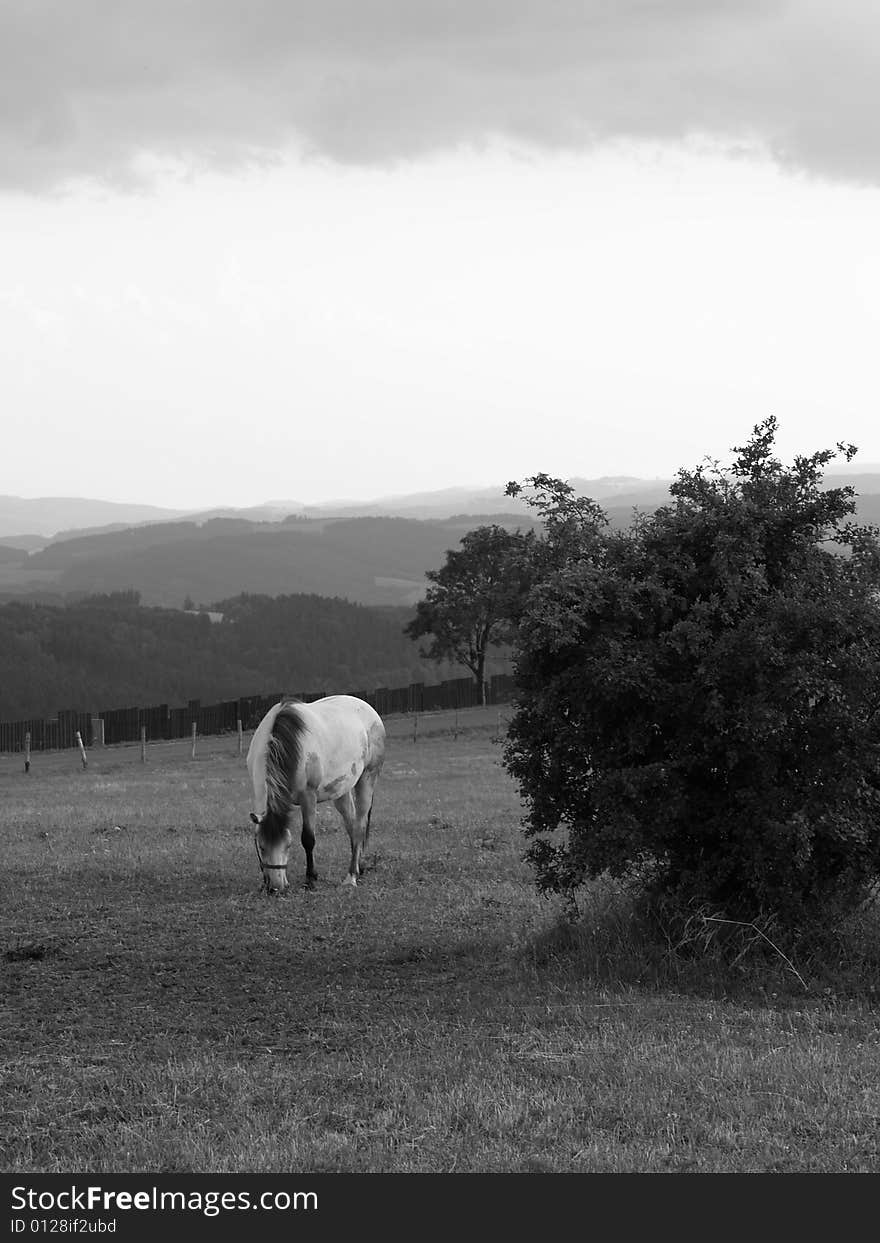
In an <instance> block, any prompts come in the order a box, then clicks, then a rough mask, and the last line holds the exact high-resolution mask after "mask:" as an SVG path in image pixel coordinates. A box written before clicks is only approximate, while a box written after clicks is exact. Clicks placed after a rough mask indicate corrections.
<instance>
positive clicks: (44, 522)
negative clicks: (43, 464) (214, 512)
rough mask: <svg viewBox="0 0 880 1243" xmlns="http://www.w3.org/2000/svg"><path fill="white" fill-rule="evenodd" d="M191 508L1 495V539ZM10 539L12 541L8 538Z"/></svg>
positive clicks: (160, 517)
mask: <svg viewBox="0 0 880 1243" xmlns="http://www.w3.org/2000/svg"><path fill="white" fill-rule="evenodd" d="M186 512H187V511H186V510H183V509H162V508H161V507H160V506H158V505H130V504H123V503H118V502H116V501H95V500H88V499H86V498H84V497H80V496H40V497H34V498H28V497H23V496H0V540H3V539H5V537H6V536H7V535H23V534H28V535H31V534H32V535H55V534H56V533H57V532H58V531H63V530H65V529H67V528H70V527H95V526H100V525H102V524H106V523H110V522H116V523H120V522H121V523H125V524H126V525H127V526H132V525H134V524H135V523H137V522H156V521H165V522H167V521H168V520H169V519H171V518H179V517H180V516H181V515H183V514H185V513H186ZM7 542H8V541H7Z"/></svg>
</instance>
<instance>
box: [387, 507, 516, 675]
mask: <svg viewBox="0 0 880 1243" xmlns="http://www.w3.org/2000/svg"><path fill="white" fill-rule="evenodd" d="M534 543H535V536H534V532H531V531H530V532H527V533H526V534H523V533H522V532H520V531H507V530H505V528H504V527H500V526H497V525H496V524H494V523H492V524H490V525H488V526H481V527H476V528H474V530H473V531H468V533H467V534H466V535H464V536H463V537H462V539H461V547H460V548H458V549H450V550H449V551H448V552H447V553H446V561H445V563H444V564H443V565H442V566H441V567H440V569H439V570H428V571H427V572H426V575H425V577H426V578H427V579H428V580H429V582H430V583H431V586H430V587H429V588H428V591H427V594H426V595H425V598H424V599H423V600H420V601H419V603H418V605H417V606H416V616H415V617H414V618H413V620H412V621H411V622H410V623H409V624H408V625H407V626H405V627H404V634H407V635H409V637H410V638H411V639H420V638H423V637H425V636H429V637H430V644H429V645H428V646H427V647H426V648H423V649H420V652H421V655H422V656H425V657H427V658H428V659H430V660H456V661H458V662H459V663H460V664H462V665H464V666H465V668H467V669H470V671H471V673H472V674H473V675H474V679H475V681H476V683H477V686H478V687H480V689H481V692H482V694H483V696H484V698H485V668H486V654H487V651H488V649H489V647H491V646H503V645H505V644H507V643H509V642H510V638H511V618H512V617H513V616H514V615H515V612H516V610H517V609H518V607H519V604H520V602H521V600H522V599H523V597H524V595H525V588H526V584H525V580H524V578H523V575H524V574H525V573H527V572H528V569H529V564H530V559H529V555H528V553H529V552H530V550H531V549H532V548H533V546H534Z"/></svg>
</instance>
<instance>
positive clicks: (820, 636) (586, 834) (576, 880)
mask: <svg viewBox="0 0 880 1243" xmlns="http://www.w3.org/2000/svg"><path fill="white" fill-rule="evenodd" d="M775 435H776V422H775V420H774V419H772V418H771V419H768V420H767V421H766V422H764V423H763V424H760V425H758V426H757V427H756V428H755V429H754V432H753V435H752V438H751V439H750V440H749V442H748V443H747V444H746V445H745V446H743V447H741V448H736V449H734V453H735V454H736V455H737V456H736V458H735V460H734V462H733V464H732V466H731V467H730V469H728V470H723V469H722V468H721V467H720V466H719V464H718V463H717V462H716V463H709V464H706V465H704V466H700V467H698V468H697V469H696V470H693V471H686V470H682V471H680V472H679V473H678V476H677V479H676V480H675V482H674V483H673V485H672V487H671V489H670V492H671V495H672V501H671V503H670V504H668V505H666V506H664V507H662V508H661V509H659V510H657V511H656V512H655V513H654V514H653V515H651V516H644V515H641V516H640V515H636V517H635V518H634V520H633V524H632V526H631V527H630V529H629V530H627V531H624V532H617V533H611V532H609V531H608V530H607V525H606V522H605V520H604V514H603V513H602V511H601V510H600V509H599V507H598V506H596V505H595V504H594V503H593V502H591V501H585V500H583V499H578V498H575V497H574V496H573V495H572V493H571V489H570V488H568V486H567V485H566V484H563V483H560V482H559V481H558V480H554V479H551V478H549V477H548V476H546V475H539V476H534V477H533V478H532V480H531V481H530V484H531V487H530V490H529V494H528V495H527V497H526V499H529V500H530V502H531V504H532V505H533V506H535V507H536V508H537V509H538V510H539V512H540V513H541V514H542V515H543V516H544V519H545V523H546V538H545V540H544V541H543V546H542V547H541V548H540V550H539V554H538V562H539V564H540V570H539V573H538V581H537V582H536V584H535V586H534V587H533V589H532V591H531V593H530V596H529V598H528V601H527V603H526V606H525V608H524V610H523V613H522V616H521V619H520V626H519V645H518V654H517V659H516V667H517V679H518V682H519V685H520V688H521V695H520V701H519V705H518V708H517V711H516V713H515V715H514V717H513V720H512V722H511V727H510V732H509V740H508V744H507V748H506V752H505V763H506V765H507V767H508V769H509V770H510V772H511V773H512V774H513V775H514V777H515V778H517V780H518V781H519V783H520V787H521V791H522V794H523V796H524V799H525V801H526V805H527V818H526V831H527V833H528V834H529V835H530V836H531V837H532V838H533V839H534V840H533V841H532V843H531V846H530V849H529V857H530V859H531V861H532V863H533V865H534V866H535V868H536V873H537V881H538V885H539V887H540V888H541V889H542V890H544V891H557V892H565V893H568V894H571V893H573V892H574V891H575V890H576V889H577V888H578V886H580V885H581V884H582V883H583V882H584V881H585V880H586V879H587V878H588V877H591V876H596V875H598V874H600V873H601V872H603V871H606V870H607V871H609V872H611V873H612V874H615V875H618V876H630V877H635V878H640V879H641V880H642V881H643V882H644V883H647V884H649V885H650V886H651V887H653V888H655V889H657V890H660V891H665V892H673V893H675V894H677V895H678V896H679V897H685V896H686V897H689V898H696V899H699V900H700V901H702V902H705V903H710V904H713V905H714V906H715V907H716V908H720V909H722V910H723V911H724V912H726V913H727V914H728V916H730V917H732V918H748V919H751V918H754V917H755V916H756V915H757V914H767V913H773V914H774V915H775V916H776V917H777V918H778V919H779V920H780V921H781V922H783V923H786V924H788V925H791V926H796V925H799V923H800V922H801V921H803V920H805V919H807V918H808V917H809V916H810V915H811V914H813V913H815V912H816V911H817V910H819V909H822V908H824V909H829V907H830V905H832V904H833V903H835V902H836V903H842V904H844V905H845V904H847V903H851V902H853V901H854V900H856V898H857V897H858V896H859V895H863V894H864V893H865V892H866V891H867V889H868V887H869V886H870V885H871V884H872V883H873V882H874V881H875V880H876V878H877V876H878V871H880V607H878V594H877V584H878V581H880V558H878V544H877V531H876V529H874V528H868V527H859V526H857V525H855V524H854V523H853V522H852V521H851V520H850V515H851V514H852V512H853V509H854V502H853V499H852V498H853V489H852V488H849V487H842V488H835V489H830V490H823V489H822V487H821V483H822V473H823V468H824V467H825V466H826V464H827V463H828V462H829V461H830V460H831V459H832V458H833V457H835V456H836V453H838V452H839V453H842V454H843V455H844V456H845V457H846V459H847V460H849V459H850V458H851V457H852V456H853V454H854V453H855V449H854V448H853V447H852V446H847V445H843V444H839V445H838V446H837V450H836V451H835V450H824V451H821V452H818V453H815V454H813V455H812V456H811V457H800V456H799V457H796V458H795V460H794V464H793V465H792V466H790V467H785V466H783V465H782V464H781V463H780V462H779V461H778V460H777V458H776V457H775V456H774V453H773V449H774V441H775ZM509 491H511V492H512V494H517V493H519V492H521V491H522V488H521V487H520V485H518V484H511V485H509Z"/></svg>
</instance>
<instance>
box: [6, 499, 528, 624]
mask: <svg viewBox="0 0 880 1243" xmlns="http://www.w3.org/2000/svg"><path fill="white" fill-rule="evenodd" d="M489 520H492V521H495V522H497V523H498V524H499V525H503V526H507V527H509V528H513V527H517V526H522V527H527V526H529V525H531V524H532V519H531V518H530V517H529V516H528V515H525V514H524V515H522V516H520V515H518V514H509V513H508V514H506V515H505V514H498V515H492V516H491V518H489V519H480V520H479V521H489ZM476 524H477V523H476V522H475V520H474V518H473V517H471V516H469V515H459V516H457V517H453V518H447V519H444V520H434V521H430V520H422V521H416V520H414V519H408V518H385V517H375V518H329V517H325V518H315V519H307V518H302V517H296V516H293V517H288V519H287V520H286V521H284V522H274V523H268V522H263V523H254V522H246V521H244V520H242V519H235V518H232V519H224V518H217V519H212V520H211V521H208V522H205V523H202V524H201V525H199V524H198V523H196V522H193V521H186V522H173V523H151V524H149V525H146V526H139V527H130V528H126V529H124V530H118V531H117V530H112V531H107V532H104V533H99V534H91V535H85V536H81V537H79V538H65V539H63V540H56V541H53V542H52V543H51V544H49V545H47V547H45V548H44V549H43V550H42V551H40V552H35V553H34V554H33V555H32V556H30V557H28V558H27V560H26V562H24V564H16V563H14V562H13V563H11V564H10V565H9V566H2V565H0V592H6V593H8V592H11V591H14V590H19V591H21V592H28V591H41V592H44V593H45V592H52V593H58V594H60V595H63V596H67V597H75V596H79V595H84V594H93V593H106V592H119V591H138V592H140V593H141V597H142V600H143V602H144V604H148V605H163V606H165V607H171V608H180V607H182V605H183V602H184V600H185V599H186V598H187V597H189V598H190V599H191V600H192V601H194V602H195V603H196V604H206V605H208V604H212V603H214V602H215V601H217V600H222V599H225V598H228V597H230V596H232V595H236V594H238V593H240V592H242V591H244V592H250V593H253V594H263V595H270V596H277V595H285V594H291V593H303V592H307V593H314V594H315V595H320V596H325V597H338V598H342V599H346V600H350V601H353V602H356V603H360V604H369V605H412V604H413V603H415V601H416V600H418V599H420V598H421V596H422V595H423V594H424V591H425V587H426V585H427V584H426V580H425V571H426V570H428V569H433V568H436V567H437V566H440V565H442V564H443V561H444V559H445V556H446V552H447V550H448V549H450V548H457V547H458V544H459V542H460V540H461V537H462V536H463V535H464V534H465V532H466V531H468V530H470V529H472V528H473V527H474V526H475V525H476Z"/></svg>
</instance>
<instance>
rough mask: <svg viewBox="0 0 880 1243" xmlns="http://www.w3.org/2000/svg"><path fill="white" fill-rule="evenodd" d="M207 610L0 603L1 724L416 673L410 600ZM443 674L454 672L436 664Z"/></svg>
mask: <svg viewBox="0 0 880 1243" xmlns="http://www.w3.org/2000/svg"><path fill="white" fill-rule="evenodd" d="M213 608H214V609H215V610H216V611H217V612H220V613H222V614H223V621H222V622H221V623H219V624H216V625H212V624H211V622H210V621H209V619H208V616H207V614H205V613H201V614H198V615H194V614H188V613H184V612H181V611H179V610H176V609H163V608H144V607H139V604H138V594H137V592H115V593H113V594H112V595H109V596H106V595H104V596H91V597H88V598H86V599H83V600H80V601H77V602H72V601H71V602H68V603H67V605H66V606H58V605H56V606H52V605H46V604H33V603H22V602H16V603H10V604H6V605H0V721H14V720H21V719H23V718H26V717H35V716H54V715H55V713H56V712H57V711H58V709H59V708H72V707H76V708H81V709H83V710H89V711H100V710H101V709H104V708H118V707H125V706H128V705H130V704H140V705H143V706H148V705H151V704H158V703H163V702H164V703H171V704H175V703H177V704H179V703H185V702H186V701H187V700H188V699H195V698H201V699H203V700H204V701H205V702H214V701H216V700H218V699H232V698H236V697H238V696H239V695H252V694H263V693H269V692H271V691H277V690H286V691H288V692H299V691H319V690H324V691H327V692H328V693H330V692H334V691H350V690H357V689H362V690H366V691H372V690H373V689H375V687H377V686H398V685H402V684H405V683H407V682H410V681H423V680H424V679H425V678H426V676H428V675H429V674H430V666H429V665H427V664H426V663H422V662H420V661H419V658H418V654H417V653H416V651H415V650H414V648H413V646H412V644H411V643H409V642H408V641H407V640H406V638H404V636H403V635H402V634H401V626H402V624H403V623H404V621H405V620H406V619H407V618H408V617H411V616H412V610H411V609H409V608H396V607H389V608H385V609H381V608H368V607H366V606H364V605H360V604H350V603H349V602H348V601H347V600H339V599H327V598H325V597H322V596H314V595H288V596H260V595H239V596H236V597H234V598H232V599H230V600H220V601H218V602H216V603H215V604H214V605H213ZM443 673H444V676H450V675H451V671H450V672H447V671H445V670H444V671H443Z"/></svg>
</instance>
